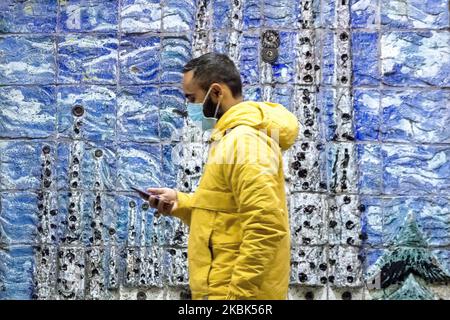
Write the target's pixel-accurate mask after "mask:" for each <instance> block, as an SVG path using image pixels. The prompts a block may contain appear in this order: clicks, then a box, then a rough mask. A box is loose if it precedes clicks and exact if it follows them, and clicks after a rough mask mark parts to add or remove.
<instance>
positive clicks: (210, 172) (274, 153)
mask: <svg viewBox="0 0 450 320" xmlns="http://www.w3.org/2000/svg"><path fill="white" fill-rule="evenodd" d="M297 134H298V121H297V118H296V117H295V116H294V115H293V114H292V113H291V112H289V111H288V110H287V109H286V108H284V107H283V106H282V105H280V104H275V103H270V102H253V101H245V102H241V103H239V104H237V105H235V106H233V107H231V108H230V109H229V110H228V111H227V112H226V113H225V114H224V115H223V116H222V117H221V118H220V119H219V121H218V122H217V124H216V126H215V128H214V131H213V133H212V135H211V146H210V150H209V154H208V161H207V163H206V165H205V168H204V172H203V175H202V178H201V180H200V183H199V186H198V188H197V189H196V191H195V192H194V193H190V194H187V193H183V192H180V191H177V197H178V207H177V209H176V210H174V211H173V213H172V214H173V215H174V216H176V217H178V218H180V219H182V220H183V221H184V222H185V223H187V224H188V225H189V226H190V231H189V241H188V265H189V280H190V288H191V292H192V298H193V299H286V298H287V291H288V283H289V272H290V233H289V219H288V210H287V205H286V194H285V183H284V174H283V165H282V164H283V161H282V155H281V151H282V150H286V149H288V148H289V147H290V146H291V145H292V144H293V143H294V141H295V139H296V137H297Z"/></svg>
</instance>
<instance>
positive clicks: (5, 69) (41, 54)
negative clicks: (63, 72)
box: [0, 36, 56, 84]
mask: <svg viewBox="0 0 450 320" xmlns="http://www.w3.org/2000/svg"><path fill="white" fill-rule="evenodd" d="M0 52H2V54H1V55H0V84H34V83H37V84H50V83H54V82H55V74H56V67H55V56H54V55H55V41H54V39H53V38H52V37H49V36H1V37H0Z"/></svg>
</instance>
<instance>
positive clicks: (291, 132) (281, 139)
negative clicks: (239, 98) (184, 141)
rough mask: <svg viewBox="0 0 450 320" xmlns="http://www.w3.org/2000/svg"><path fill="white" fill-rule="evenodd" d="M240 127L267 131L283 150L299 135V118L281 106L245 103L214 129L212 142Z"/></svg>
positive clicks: (231, 111)
mask: <svg viewBox="0 0 450 320" xmlns="http://www.w3.org/2000/svg"><path fill="white" fill-rule="evenodd" d="M239 125H247V126H250V127H253V128H255V129H258V130H265V131H266V134H267V135H268V136H269V137H272V138H273V139H275V140H278V144H279V145H280V148H281V149H282V150H287V149H289V147H291V146H292V145H293V144H294V142H295V139H296V138H297V135H298V120H297V117H296V116H295V115H294V114H292V113H291V112H290V111H289V110H287V109H286V108H285V107H283V106H282V105H281V104H278V103H272V102H255V101H244V102H241V103H238V104H237V105H234V106H232V107H231V108H230V109H228V110H227V112H225V113H224V114H223V115H222V117H221V118H220V119H219V121H218V122H217V123H216V125H215V127H214V131H213V133H212V135H211V139H212V140H219V139H220V138H222V137H223V135H224V134H226V131H227V130H230V129H232V128H234V127H237V126H239Z"/></svg>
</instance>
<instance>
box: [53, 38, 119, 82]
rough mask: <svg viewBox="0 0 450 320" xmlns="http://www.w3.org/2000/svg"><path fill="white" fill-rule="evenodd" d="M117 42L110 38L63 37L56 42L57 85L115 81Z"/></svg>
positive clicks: (115, 39)
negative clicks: (58, 83)
mask: <svg viewBox="0 0 450 320" xmlns="http://www.w3.org/2000/svg"><path fill="white" fill-rule="evenodd" d="M117 47H118V40H117V38H116V37H114V36H113V35H106V34H98V35H95V36H93V35H66V36H60V37H59V39H58V62H59V74H58V79H59V82H62V83H105V84H111V83H115V82H116V77H117V74H116V73H117V70H116V69H117V68H116V65H117Z"/></svg>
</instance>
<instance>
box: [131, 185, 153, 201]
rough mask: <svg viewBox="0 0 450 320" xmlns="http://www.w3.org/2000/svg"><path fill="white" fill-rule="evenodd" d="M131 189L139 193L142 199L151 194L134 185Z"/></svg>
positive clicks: (147, 197)
mask: <svg viewBox="0 0 450 320" xmlns="http://www.w3.org/2000/svg"><path fill="white" fill-rule="evenodd" d="M131 189H133V190H134V191H136V192H137V193H139V195H140V196H141V198H142V199H144V200H148V199H149V198H150V196H152V194H151V193H149V192H147V191H144V190H141V189H138V188H136V187H131Z"/></svg>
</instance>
